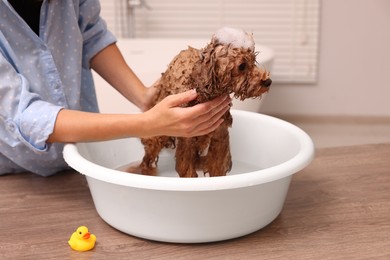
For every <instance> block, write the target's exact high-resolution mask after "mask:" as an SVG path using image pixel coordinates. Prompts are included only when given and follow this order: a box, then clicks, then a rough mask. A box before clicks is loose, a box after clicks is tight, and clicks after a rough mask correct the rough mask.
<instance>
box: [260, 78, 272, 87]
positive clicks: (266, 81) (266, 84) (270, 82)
mask: <svg viewBox="0 0 390 260" xmlns="http://www.w3.org/2000/svg"><path fill="white" fill-rule="evenodd" d="M271 84H272V80H271V79H266V80H263V81H261V85H263V86H264V87H267V88H268V87H269V86H271Z"/></svg>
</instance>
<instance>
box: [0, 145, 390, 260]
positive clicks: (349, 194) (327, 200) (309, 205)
mask: <svg viewBox="0 0 390 260" xmlns="http://www.w3.org/2000/svg"><path fill="white" fill-rule="evenodd" d="M0 191H1V200H0V258H1V259H368V258H370V259H390V143H385V144H373V145H359V146H347V147H337V148H324V149H319V150H317V151H316V158H315V159H314V161H313V162H312V163H311V164H310V166H308V167H307V168H305V169H304V170H302V171H300V172H299V173H297V174H296V175H294V177H293V179H292V182H291V185H290V189H289V192H288V194H287V199H286V202H285V205H284V208H283V210H282V212H281V214H280V215H279V216H278V217H277V218H276V219H275V220H274V221H273V222H272V223H271V224H269V225H268V226H267V227H265V228H263V229H261V230H259V231H257V232H255V233H252V234H249V235H247V236H244V237H241V238H237V239H233V240H228V241H222V242H216V243H206V244H169V243H160V242H154V241H148V240H144V239H140V238H136V237H133V236H130V235H127V234H124V233H121V232H119V231H117V230H116V229H114V228H112V227H110V226H109V225H108V224H106V223H105V222H104V221H103V220H102V219H101V218H100V217H99V215H98V214H97V212H96V210H95V208H94V204H93V201H92V198H91V195H90V193H89V190H88V186H87V183H86V180H85V177H84V176H82V175H80V174H78V173H76V172H74V171H67V172H62V173H59V174H57V175H54V176H52V177H48V178H43V177H39V176H36V175H34V174H31V173H21V174H15V175H5V176H1V177H0ZM80 225H86V226H87V227H89V229H90V230H91V232H92V233H94V234H95V235H96V236H97V243H96V246H95V248H94V249H93V250H92V251H88V252H76V251H73V250H72V249H71V248H70V247H69V245H68V244H67V241H68V239H69V237H70V235H71V234H72V232H73V231H74V229H76V228H77V227H78V226H80Z"/></svg>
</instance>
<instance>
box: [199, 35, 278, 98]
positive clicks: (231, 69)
mask: <svg viewBox="0 0 390 260" xmlns="http://www.w3.org/2000/svg"><path fill="white" fill-rule="evenodd" d="M192 78H193V79H194V84H195V87H196V88H197V92H198V94H199V95H201V96H203V98H201V99H203V100H207V99H211V98H214V97H216V96H220V95H222V94H231V93H233V95H234V97H236V98H239V99H241V100H244V99H246V98H254V97H260V96H261V95H262V94H263V93H264V92H267V91H268V90H269V87H270V85H271V83H272V80H271V79H270V74H269V72H267V71H266V70H265V69H263V68H261V67H259V66H258V64H257V62H256V53H255V50H254V41H253V38H252V35H250V34H248V33H245V32H243V31H241V30H235V29H231V28H223V29H221V30H220V31H218V32H217V33H216V34H215V35H214V36H213V38H212V40H211V42H210V43H209V44H208V45H207V46H206V47H205V48H204V49H202V50H201V52H200V59H199V60H198V62H197V63H196V64H195V66H194V69H193V71H192Z"/></svg>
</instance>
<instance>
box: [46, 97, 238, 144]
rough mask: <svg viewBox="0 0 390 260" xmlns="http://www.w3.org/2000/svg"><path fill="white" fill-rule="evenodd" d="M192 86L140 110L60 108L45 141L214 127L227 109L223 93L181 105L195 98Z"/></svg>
mask: <svg viewBox="0 0 390 260" xmlns="http://www.w3.org/2000/svg"><path fill="white" fill-rule="evenodd" d="M196 96H197V94H196V92H195V91H193V90H191V91H187V92H184V93H180V94H177V95H172V96H169V97H167V98H165V99H164V100H162V101H161V102H160V103H158V104H157V105H156V106H154V107H153V108H152V109H150V110H148V111H147V112H144V113H142V114H123V115H119V114H118V115H108V114H99V113H89V112H81V111H74V110H66V109H63V110H61V111H60V112H59V113H58V116H57V120H56V124H55V127H54V131H53V133H52V134H51V135H50V136H49V139H48V142H52V143H53V142H90V141H103V140H110V139H118V138H125V137H131V136H137V137H149V136H156V135H169V136H184V137H191V136H199V135H204V134H207V133H210V132H212V131H214V130H215V129H216V128H217V127H218V126H219V125H220V124H221V123H222V122H223V119H221V117H222V115H223V114H224V113H225V112H226V111H227V110H228V109H229V106H230V102H231V100H230V97H229V96H222V97H218V98H216V99H214V100H212V101H209V102H206V103H202V104H198V105H196V106H193V107H185V108H183V107H180V105H181V104H184V103H188V102H189V101H191V100H193V99H195V98H196Z"/></svg>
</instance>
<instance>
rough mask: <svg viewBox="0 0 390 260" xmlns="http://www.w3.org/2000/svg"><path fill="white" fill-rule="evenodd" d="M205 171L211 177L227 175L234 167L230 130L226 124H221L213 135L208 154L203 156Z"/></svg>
mask: <svg viewBox="0 0 390 260" xmlns="http://www.w3.org/2000/svg"><path fill="white" fill-rule="evenodd" d="M202 163H203V165H202V166H203V172H204V173H209V175H210V177H214V176H225V175H226V173H228V172H229V171H230V170H231V168H232V158H231V154H230V147H229V131H228V128H227V127H226V126H220V127H219V128H218V129H217V130H216V131H215V132H214V133H213V136H212V137H211V141H210V146H209V149H208V153H207V155H206V156H205V157H204V158H202Z"/></svg>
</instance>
